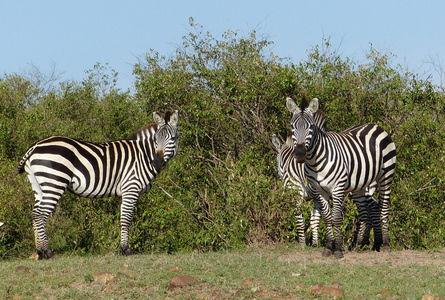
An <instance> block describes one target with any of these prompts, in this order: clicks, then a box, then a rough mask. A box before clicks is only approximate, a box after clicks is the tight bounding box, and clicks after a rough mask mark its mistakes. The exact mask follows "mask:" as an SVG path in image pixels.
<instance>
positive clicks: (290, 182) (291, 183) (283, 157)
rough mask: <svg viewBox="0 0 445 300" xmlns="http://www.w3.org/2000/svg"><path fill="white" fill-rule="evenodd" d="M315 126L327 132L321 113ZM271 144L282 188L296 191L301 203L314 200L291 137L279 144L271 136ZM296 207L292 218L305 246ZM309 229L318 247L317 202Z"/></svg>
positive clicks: (318, 213)
mask: <svg viewBox="0 0 445 300" xmlns="http://www.w3.org/2000/svg"><path fill="white" fill-rule="evenodd" d="M314 119H315V122H316V124H318V126H319V127H320V128H322V130H324V131H327V127H326V118H325V116H324V114H323V113H322V112H321V111H318V112H317V113H316V114H315V115H314ZM272 144H273V145H274V147H275V149H276V151H277V152H278V155H277V165H278V175H279V177H280V179H282V180H283V181H284V186H285V187H287V188H291V189H296V190H298V192H299V194H300V197H301V198H300V199H301V200H302V201H307V200H311V199H314V197H313V196H312V195H310V194H309V193H308V190H307V189H306V184H305V182H306V177H305V175H304V166H303V165H302V164H298V163H296V161H295V159H294V158H293V155H292V153H293V151H292V149H293V145H292V135H291V134H290V135H289V134H288V135H287V139H286V142H285V143H284V144H282V143H281V140H280V139H279V138H278V136H277V135H275V134H274V135H273V136H272ZM297 206H298V207H297V208H295V210H294V218H295V222H296V225H297V234H298V242H299V243H300V244H305V243H306V240H305V237H304V221H303V215H302V214H301V211H300V209H299V206H301V202H299V204H298V205H297ZM310 224H311V228H312V246H313V247H318V228H319V224H320V206H319V203H318V202H317V201H314V209H313V210H312V214H311V222H310Z"/></svg>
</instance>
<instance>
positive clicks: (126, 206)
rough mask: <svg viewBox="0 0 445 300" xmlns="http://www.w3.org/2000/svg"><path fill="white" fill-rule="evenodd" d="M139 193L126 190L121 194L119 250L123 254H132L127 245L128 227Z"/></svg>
mask: <svg viewBox="0 0 445 300" xmlns="http://www.w3.org/2000/svg"><path fill="white" fill-rule="evenodd" d="M138 197H139V193H137V192H126V193H124V194H123V195H122V205H121V251H122V253H123V254H124V255H126V256H128V255H132V254H133V253H132V252H131V249H130V247H129V246H128V229H129V227H130V225H131V222H132V221H133V212H134V207H135V205H136V202H137V199H138Z"/></svg>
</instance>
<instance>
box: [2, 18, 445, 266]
mask: <svg viewBox="0 0 445 300" xmlns="http://www.w3.org/2000/svg"><path fill="white" fill-rule="evenodd" d="M272 44H273V42H272V41H269V40H267V39H265V38H263V37H259V36H258V35H257V33H256V32H251V33H250V35H248V36H239V35H238V33H236V32H232V31H227V32H226V33H225V34H224V35H222V36H221V37H218V38H216V37H214V36H212V34H211V33H209V32H205V31H203V28H202V26H200V25H199V24H196V23H194V21H193V20H191V21H190V31H189V32H188V34H186V35H185V36H184V37H183V44H182V46H180V47H178V49H177V51H176V53H175V54H174V55H172V56H171V57H165V56H163V55H162V54H160V53H158V52H156V51H155V50H152V51H151V52H149V53H147V55H146V57H145V60H141V61H139V62H138V63H137V64H136V65H135V68H134V75H135V78H136V84H135V92H134V93H132V92H130V91H122V90H120V89H118V88H117V87H116V82H117V80H118V74H117V73H116V72H115V71H114V70H113V69H111V68H110V67H109V66H108V65H103V64H99V63H98V64H97V65H95V66H94V68H93V69H92V70H89V71H87V72H86V78H85V79H84V80H82V81H80V82H78V81H64V82H61V83H57V84H56V77H55V76H54V74H49V75H42V74H40V73H39V72H38V71H36V70H35V72H31V73H30V74H4V75H3V76H1V77H0V221H1V222H4V223H5V225H4V226H3V227H1V228H0V241H1V243H0V257H2V258H9V257H19V256H24V255H29V254H30V253H32V252H33V251H34V236H33V230H32V223H31V210H32V205H33V199H34V198H33V194H32V190H31V187H30V185H29V183H27V180H26V176H17V175H15V166H16V164H17V162H18V161H19V160H20V158H21V157H22V156H23V154H24V153H25V152H26V150H27V148H28V147H29V146H31V145H32V144H33V143H34V142H36V141H37V140H39V139H41V138H44V137H47V136H50V135H67V136H70V137H73V138H78V139H83V140H88V141H94V142H105V141H110V140H117V139H123V138H126V137H128V136H129V135H130V134H131V133H132V132H133V131H135V130H137V129H138V128H139V127H141V126H142V125H144V124H147V123H152V120H151V116H152V112H153V111H158V112H163V111H165V110H167V109H178V110H179V111H180V137H179V145H180V152H179V154H178V156H177V157H175V158H174V159H173V160H172V161H170V163H169V166H168V167H167V168H166V170H164V171H163V173H161V175H160V176H159V177H158V178H157V179H156V183H155V184H154V186H153V188H152V190H151V191H150V192H149V193H148V194H146V195H143V196H142V197H141V198H140V200H139V203H138V204H137V207H136V212H135V215H134V224H133V226H132V228H131V239H130V245H131V246H132V248H133V250H134V252H136V253H147V252H175V251H189V250H198V251H211V250H219V249H228V248H242V247H244V246H245V245H249V244H261V245H264V244H270V243H282V242H291V243H295V242H296V240H295V237H296V232H295V223H294V219H293V212H294V209H295V208H296V207H297V204H298V203H299V198H298V195H296V194H295V193H294V192H292V191H287V190H284V189H283V187H282V182H280V180H279V178H278V176H277V172H276V152H275V150H274V148H273V146H272V143H271V136H272V134H274V133H276V134H279V135H280V136H282V137H283V138H284V137H285V135H286V133H287V131H289V130H290V129H289V118H290V113H289V112H288V111H287V109H286V108H285V98H286V96H292V97H294V98H296V99H299V97H301V95H302V94H306V95H307V96H308V97H310V98H312V97H317V98H319V99H320V102H321V109H322V110H323V111H324V112H325V113H326V116H327V118H328V127H329V129H331V130H335V131H341V130H344V129H346V128H348V127H350V126H352V125H355V124H362V123H377V124H379V125H381V126H382V127H383V128H385V129H386V130H387V131H388V132H389V133H390V134H391V135H392V137H393V140H394V142H395V143H396V146H397V151H398V160H397V171H396V177H395V180H394V183H393V188H392V199H391V212H390V223H389V226H390V227H389V229H390V236H391V244H392V247H393V248H395V249H433V248H436V247H443V245H444V244H445V205H444V200H445V184H444V178H445V175H444V173H445V147H444V145H445V125H444V124H445V113H444V109H445V95H444V88H443V86H437V85H434V84H433V83H432V82H431V81H430V80H429V79H428V78H427V79H422V78H421V77H420V76H419V75H417V74H414V73H411V72H410V71H409V70H407V69H405V68H403V67H402V66H400V65H394V64H393V63H392V60H393V58H394V55H393V54H391V53H384V54H382V53H380V52H379V51H377V50H376V49H374V48H373V47H372V46H371V47H370V49H369V52H368V54H367V59H366V61H364V62H357V61H354V60H352V59H350V58H347V57H346V58H345V57H342V56H341V55H340V54H338V53H337V51H336V50H335V49H333V47H332V45H331V44H330V43H329V39H324V40H323V42H322V44H321V45H319V46H316V47H314V48H312V49H310V50H308V57H307V59H306V60H304V61H302V62H300V63H298V64H294V63H291V62H290V61H289V60H288V59H286V58H280V57H276V56H275V55H274V54H273V53H272V52H271V45H272ZM119 206H120V199H117V198H110V199H96V200H92V199H84V198H78V197H76V196H74V195H72V194H70V193H66V194H65V195H64V196H63V198H62V199H61V201H60V202H59V205H58V206H57V208H56V211H55V212H54V214H53V216H52V217H51V218H50V220H49V222H48V225H47V230H48V234H49V239H50V247H51V248H52V250H53V251H54V252H55V253H56V254H57V253H73V254H78V255H81V254H84V253H109V252H117V251H118V249H119V230H120V228H119ZM311 206H312V204H311V203H304V204H303V205H302V206H301V207H300V209H301V211H302V212H303V213H304V217H305V219H306V224H308V219H309V213H310V210H311ZM344 216H345V221H344V226H343V233H344V235H343V236H344V238H345V242H349V241H348V240H347V239H348V238H349V237H350V236H351V232H352V231H353V229H354V218H355V216H356V209H355V207H354V206H353V205H352V203H351V201H349V200H348V201H346V204H345V207H344ZM323 230H324V228H323V227H322V228H321V231H323ZM321 237H324V235H323V232H322V234H321ZM307 241H308V242H309V241H310V233H309V235H308V236H307ZM321 243H322V244H323V243H324V240H321Z"/></svg>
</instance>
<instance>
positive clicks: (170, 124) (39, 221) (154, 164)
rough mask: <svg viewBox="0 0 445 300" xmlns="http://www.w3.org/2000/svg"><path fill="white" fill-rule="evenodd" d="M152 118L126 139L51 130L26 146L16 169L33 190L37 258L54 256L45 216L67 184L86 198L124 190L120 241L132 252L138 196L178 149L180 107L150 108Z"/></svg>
mask: <svg viewBox="0 0 445 300" xmlns="http://www.w3.org/2000/svg"><path fill="white" fill-rule="evenodd" d="M153 119H154V121H155V124H151V125H147V126H145V127H142V128H141V129H140V130H138V131H137V132H136V133H134V134H133V135H132V136H131V137H130V138H129V139H127V140H120V141H115V142H109V143H90V142H84V141H79V140H75V139H72V138H68V137H63V136H52V137H49V138H46V139H43V140H41V141H38V142H37V143H35V144H34V145H33V146H31V148H29V150H28V151H27V152H26V154H25V155H24V156H23V158H22V160H21V161H20V163H19V164H18V166H17V171H18V172H19V173H23V172H26V173H27V174H28V179H29V181H30V182H31V185H32V189H33V191H34V194H35V203H34V208H33V211H32V220H33V227H34V235H35V242H36V249H37V253H38V255H39V259H43V258H48V259H50V258H52V257H53V253H52V252H51V250H50V248H49V244H48V238H47V235H46V231H45V226H46V221H47V219H48V216H49V215H50V214H51V212H53V211H54V208H55V206H56V205H57V202H58V201H59V199H60V197H61V196H62V194H63V193H64V191H65V189H67V188H68V189H69V190H70V191H72V192H73V193H74V194H76V195H78V196H82V197H88V198H102V197H110V196H122V204H121V243H120V247H121V250H122V252H123V253H124V254H125V255H131V254H132V252H131V250H130V248H129V246H128V228H129V225H130V224H131V222H132V218H133V211H134V207H135V205H136V202H137V200H138V198H139V196H140V195H141V194H142V193H145V192H148V191H149V190H150V188H151V185H152V182H153V180H154V179H155V177H156V176H157V175H158V174H159V172H160V171H161V170H162V169H163V168H164V167H165V165H166V164H167V162H168V161H169V160H170V159H171V158H173V157H174V156H175V155H176V153H177V152H178V119H179V117H178V111H174V112H167V113H166V114H165V116H164V117H162V116H161V115H159V114H157V113H156V112H154V113H153Z"/></svg>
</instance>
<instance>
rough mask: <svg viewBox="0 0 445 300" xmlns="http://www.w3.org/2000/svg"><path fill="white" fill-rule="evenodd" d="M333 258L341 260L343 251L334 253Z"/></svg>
mask: <svg viewBox="0 0 445 300" xmlns="http://www.w3.org/2000/svg"><path fill="white" fill-rule="evenodd" d="M334 257H335V258H343V257H344V255H343V251H335V252H334Z"/></svg>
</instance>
